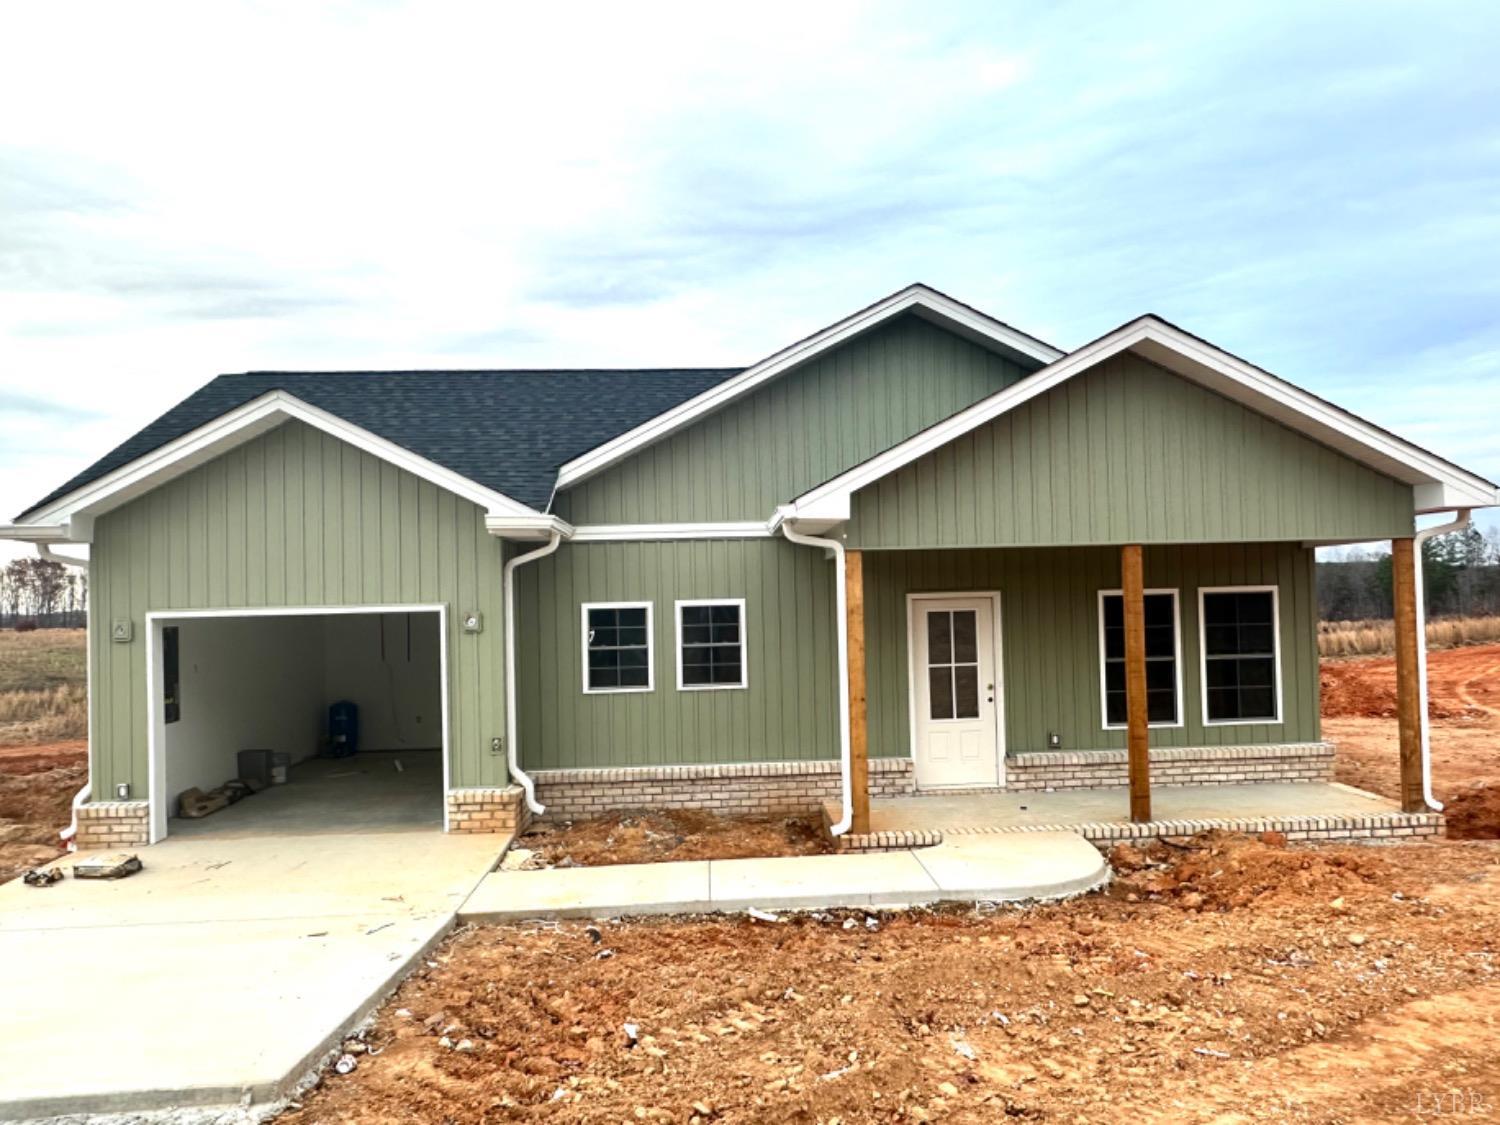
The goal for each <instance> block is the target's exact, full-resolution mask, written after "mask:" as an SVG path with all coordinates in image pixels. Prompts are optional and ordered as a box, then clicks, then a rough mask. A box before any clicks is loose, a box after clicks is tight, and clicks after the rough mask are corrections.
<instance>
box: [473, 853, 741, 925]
mask: <svg viewBox="0 0 1500 1125" xmlns="http://www.w3.org/2000/svg"><path fill="white" fill-rule="evenodd" d="M708 866H709V864H708V860H692V861H688V862H685V863H631V864H621V865H619V866H617V867H554V868H550V869H548V870H545V871H494V872H491V873H490V876H487V877H486V878H485V879H484V881H483V882H481V883H480V884H479V886H478V887H477V888H476V889H475V891H474V893H473V894H472V895H470V896H469V900H468V902H466V903H465V904H464V905H463V907H462V908H461V909H460V911H459V918H460V919H461V920H462V921H465V922H499V921H506V920H510V919H516V918H612V917H616V916H618V915H622V914H664V913H674V914H696V913H699V912H703V911H707V910H710V909H712V904H711V901H710V897H709V872H708Z"/></svg>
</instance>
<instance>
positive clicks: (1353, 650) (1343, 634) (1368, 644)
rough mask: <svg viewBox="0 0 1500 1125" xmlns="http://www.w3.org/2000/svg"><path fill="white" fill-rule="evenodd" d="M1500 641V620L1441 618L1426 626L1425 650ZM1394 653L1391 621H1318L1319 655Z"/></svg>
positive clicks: (1382, 654)
mask: <svg viewBox="0 0 1500 1125" xmlns="http://www.w3.org/2000/svg"><path fill="white" fill-rule="evenodd" d="M1496 641H1500V617H1443V618H1439V619H1438V620H1436V621H1429V622H1428V623H1427V647H1428V648H1429V649H1435V648H1457V647H1458V646H1460V645H1482V644H1493V643H1494V642H1496ZM1395 651H1396V628H1395V624H1394V622H1391V621H1385V620H1380V621H1320V622H1318V655H1319V656H1323V657H1330V656H1389V655H1391V654H1392V653H1393V652H1395Z"/></svg>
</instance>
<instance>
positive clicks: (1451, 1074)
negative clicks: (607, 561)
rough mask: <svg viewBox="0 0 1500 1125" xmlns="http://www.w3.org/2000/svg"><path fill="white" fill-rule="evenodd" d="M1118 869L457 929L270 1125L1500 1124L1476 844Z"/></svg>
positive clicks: (1481, 865)
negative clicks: (1455, 1116) (877, 897)
mask: <svg viewBox="0 0 1500 1125" xmlns="http://www.w3.org/2000/svg"><path fill="white" fill-rule="evenodd" d="M1119 861H1120V863H1121V866H1122V867H1123V868H1124V869H1125V870H1124V871H1123V872H1122V874H1121V877H1120V880H1119V881H1118V882H1117V883H1116V884H1115V885H1114V886H1113V888H1112V889H1111V891H1110V892H1109V893H1108V894H1106V895H1099V896H1091V897H1086V898H1083V899H1079V900H1076V901H1074V902H1070V903H1064V904H1059V905H1054V906H1046V907H1040V908H1032V909H1027V910H1007V911H995V912H976V911H972V910H960V911H953V912H937V913H930V912H920V911H913V912H908V913H900V914H888V915H884V916H881V917H880V919H879V920H878V921H876V922H875V923H874V924H873V926H872V925H871V923H870V922H868V921H867V919H866V916H865V915H864V914H862V913H853V914H849V913H845V912H835V913H833V914H829V915H821V916H819V915H800V916H795V917H789V918H788V919H787V920H785V921H782V922H777V923H760V922H755V921H752V920H750V919H744V918H734V919H714V920H692V919H666V920H659V921H636V922H629V923H623V924H622V923H606V924H602V925H600V926H598V927H596V928H594V929H593V930H592V931H591V930H590V929H589V927H588V926H586V925H585V924H584V923H564V924H553V925H540V926H537V925H532V926H524V925H516V926H510V925H507V926H492V927H481V928H469V929H466V930H464V931H462V932H460V933H459V934H458V935H457V936H456V937H455V938H453V939H452V940H450V941H449V942H448V943H447V945H446V946H444V947H443V948H442V949H441V950H440V951H438V952H437V953H436V954H434V955H433V956H432V957H431V958H430V960H429V961H428V962H427V964H426V967H424V968H422V969H420V970H419V971H418V972H417V973H416V974H415V975H414V976H413V977H412V978H410V979H409V980H408V981H407V982H406V983H405V984H403V985H402V986H401V988H400V990H399V991H398V992H397V994H396V995H395V997H394V998H393V999H392V1000H391V1002H390V1003H389V1004H388V1005H387V1006H386V1007H385V1008H384V1009H383V1010H382V1011H381V1012H380V1013H379V1015H378V1017H377V1018H376V1020H375V1023H374V1025H373V1027H372V1028H371V1029H370V1030H369V1031H368V1032H367V1033H366V1034H365V1036H364V1037H363V1039H361V1040H359V1041H357V1042H354V1043H351V1044H348V1045H347V1046H351V1047H354V1048H355V1049H356V1050H358V1051H360V1053H359V1054H358V1055H357V1058H358V1066H357V1069H355V1071H354V1072H353V1073H352V1074H350V1075H347V1076H343V1077H340V1076H338V1075H336V1074H334V1073H332V1072H331V1071H330V1072H329V1073H328V1074H327V1076H326V1077H325V1078H324V1079H323V1080H322V1084H321V1086H320V1087H319V1088H317V1089H315V1090H313V1091H311V1092H309V1093H308V1094H306V1095H305V1096H304V1097H303V1099H302V1101H301V1104H300V1105H299V1106H298V1107H296V1108H294V1109H293V1110H292V1111H290V1112H289V1113H288V1114H286V1115H285V1117H284V1118H283V1119H282V1120H283V1122H284V1123H293V1122H294V1123H297V1125H310V1123H314V1122H316V1123H319V1125H323V1123H335V1122H349V1123H361V1125H364V1123H369V1125H373V1123H376V1122H389V1121H419V1122H444V1121H453V1122H504V1121H526V1122H533V1121H536V1122H570V1123H571V1122H582V1123H593V1122H599V1123H604V1122H609V1123H615V1122H622V1121H663V1122H667V1121H670V1122H683V1123H689V1125H690V1123H694V1122H696V1123H698V1125H707V1123H710V1122H734V1123H741V1122H743V1123H750V1122H757V1123H758V1122H797V1123H804V1122H805V1123H808V1125H812V1123H814V1122H824V1123H832V1122H835V1121H837V1122H841V1123H843V1125H856V1123H863V1122H877V1121H878V1122H892V1121H899V1122H912V1121H917V1122H920V1121H950V1122H988V1121H998V1120H1006V1119H1011V1118H1015V1119H1021V1120H1033V1121H1068V1122H1112V1121H1115V1120H1118V1119H1119V1117H1120V1115H1121V1112H1122V1111H1125V1110H1128V1115H1129V1117H1130V1118H1131V1119H1132V1120H1140V1121H1148V1122H1157V1121H1160V1122H1198V1121H1221V1122H1228V1121H1236V1122H1238V1121H1276V1122H1282V1121H1295V1122H1328V1121H1350V1122H1353V1121H1369V1122H1373V1121H1391V1120H1416V1119H1418V1117H1419V1116H1420V1112H1425V1111H1426V1110H1430V1109H1431V1108H1433V1107H1432V1103H1431V1102H1430V1099H1431V1098H1432V1097H1433V1096H1435V1095H1439V1094H1440V1095H1442V1096H1450V1095H1454V1094H1458V1095H1461V1096H1463V1097H1465V1098H1472V1099H1475V1100H1474V1101H1472V1102H1470V1103H1469V1104H1479V1105H1490V1106H1500V1055H1497V1054H1496V1052H1495V1051H1494V1050H1493V1044H1494V1041H1495V1035H1496V1033H1497V1031H1500V978H1497V975H1496V962H1495V958H1496V955H1497V948H1496V943H1497V937H1500V845H1496V844H1492V843H1441V844H1433V845H1407V846H1402V847H1394V848H1382V849H1369V848H1353V847H1325V848H1318V849H1306V848H1296V849H1288V848H1286V847H1285V846H1284V845H1283V844H1280V843H1278V842H1277V841H1275V840H1272V841H1271V842H1263V841H1259V840H1249V839H1246V838H1243V837H1239V838H1233V837H1200V838H1197V839H1195V840H1193V841H1190V842H1189V844H1188V846H1186V847H1171V846H1168V845H1164V844H1156V845H1153V846H1151V847H1149V848H1144V849H1141V848H1132V849H1129V850H1128V852H1127V853H1126V854H1125V855H1122V856H1120V857H1119ZM627 1025H629V1026H627ZM376 1052H378V1053H376ZM1424 1098H1425V1099H1429V1100H1428V1101H1426V1102H1424V1101H1423V1100H1422V1099H1424Z"/></svg>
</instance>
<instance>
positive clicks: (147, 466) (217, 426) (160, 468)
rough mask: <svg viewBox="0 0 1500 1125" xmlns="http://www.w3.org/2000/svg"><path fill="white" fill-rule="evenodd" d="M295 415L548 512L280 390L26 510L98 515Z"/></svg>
mask: <svg viewBox="0 0 1500 1125" xmlns="http://www.w3.org/2000/svg"><path fill="white" fill-rule="evenodd" d="M289 419H296V420H297V421H300V422H305V423H306V424H307V425H309V426H313V427H314V428H316V429H319V430H322V431H323V432H324V433H327V434H331V435H333V436H334V437H336V438H338V439H339V440H340V441H344V442H348V443H349V444H350V445H352V446H354V447H355V448H357V449H362V450H364V452H366V453H369V454H370V455H372V456H374V457H378V458H380V459H381V460H382V461H385V462H387V463H389V464H392V465H395V466H396V467H397V468H399V469H405V470H406V471H407V472H409V473H411V474H413V475H414V476H418V477H421V478H422V479H423V480H426V481H429V482H431V483H432V484H435V485H437V486H438V487H439V488H441V489H444V490H446V491H448V492H452V493H454V494H455V495H457V496H461V497H463V498H464V499H465V500H468V501H470V502H472V503H474V504H478V505H479V506H480V507H482V508H484V509H485V510H486V511H487V512H488V513H489V514H490V515H491V516H537V515H540V514H541V513H539V512H537V511H536V510H535V509H533V508H528V507H527V506H526V505H525V504H521V503H519V502H517V501H515V500H512V499H511V498H510V497H509V496H506V495H504V494H503V493H499V492H496V491H494V490H493V489H489V488H485V487H484V486H483V485H480V484H477V483H475V482H474V481H472V480H470V479H469V478H468V477H466V476H463V475H461V474H459V473H455V472H454V471H453V470H452V469H446V468H444V467H443V466H441V465H438V464H436V463H435V462H432V461H429V460H427V458H425V457H421V456H418V455H417V454H415V453H413V452H411V451H410V450H408V449H403V448H402V447H401V446H399V445H397V444H396V443H395V442H392V441H387V440H386V439H385V438H383V437H379V436H377V435H375V434H372V433H371V432H370V431H369V430H365V429H362V428H361V427H359V426H356V425H353V424H352V423H350V422H346V421H345V420H344V419H342V418H339V417H338V416H337V415H334V414H330V413H329V412H328V411H326V410H322V409H320V408H319V407H316V406H313V405H312V404H311V403H307V402H304V401H303V400H301V399H299V398H297V397H296V396H295V395H291V394H288V393H287V392H286V391H282V390H273V391H267V392H266V393H265V394H263V395H261V396H260V397H258V398H255V399H252V400H251V401H249V402H247V403H244V404H243V405H241V406H238V407H236V408H235V409H233V410H231V411H228V412H227V413H225V414H221V415H219V417H217V418H215V419H213V420H212V421H211V422H207V423H205V424H204V425H202V426H199V427H198V428H197V429H196V430H193V431H191V432H189V433H186V434H183V435H182V436H181V437H179V438H176V439H174V440H172V441H170V442H168V443H167V444H166V445H164V446H162V447H161V448H160V449H154V450H152V451H151V452H150V453H147V454H145V455H143V456H141V457H137V458H136V459H135V460H134V461H131V462H130V463H129V464H127V465H122V466H121V467H120V468H118V469H116V470H115V471H114V472H112V473H108V474H106V475H105V476H103V477H101V478H100V479H99V480H96V481H93V482H91V483H89V484H86V485H84V486H83V487H82V488H79V489H75V490H74V491H73V492H70V493H69V494H68V495H66V496H63V497H61V498H60V499H58V500H55V501H53V502H52V503H51V504H48V505H47V506H46V507H44V508H39V509H37V510H35V511H34V512H28V513H27V515H28V516H29V517H30V518H31V519H32V520H34V521H35V522H38V523H42V522H46V523H53V522H56V523H63V522H65V521H67V520H69V519H71V518H74V517H77V516H80V515H86V516H94V515H99V514H101V513H103V512H107V511H110V510H111V509H112V508H117V507H119V506H120V505H121V504H124V503H126V502H127V501H129V500H131V499H133V498H135V497H136V496H139V495H141V494H142V493H144V492H146V491H149V490H150V489H152V488H154V487H156V486H157V485H159V484H162V483H164V482H166V481H168V480H171V479H172V478H173V477H176V476H179V475H181V474H182V473H185V472H187V471H188V470H189V469H192V468H196V467H197V466H198V465H201V464H203V463H204V462H206V461H210V460H212V459H213V458H215V457H217V456H218V455H219V454H221V453H224V452H225V451H227V450H229V449H233V448H234V447H235V446H238V445H242V444H244V443H245V442H247V441H249V440H250V439H251V438H254V437H256V436H258V435H259V434H262V433H265V432H266V431H267V430H270V429H273V428H274V427H276V426H278V425H280V424H281V423H282V422H284V421H287V420H289Z"/></svg>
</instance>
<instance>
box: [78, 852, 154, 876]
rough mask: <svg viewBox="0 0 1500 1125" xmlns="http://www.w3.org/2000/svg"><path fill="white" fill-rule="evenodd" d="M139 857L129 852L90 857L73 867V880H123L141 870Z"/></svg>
mask: <svg viewBox="0 0 1500 1125" xmlns="http://www.w3.org/2000/svg"><path fill="white" fill-rule="evenodd" d="M141 866H142V864H141V861H140V857H139V856H135V855H132V854H131V853H129V852H110V853H108V854H106V855H96V856H90V857H89V858H87V859H81V860H79V861H78V862H77V863H75V864H74V865H73V878H75V879H123V878H125V877H126V876H127V875H134V874H135V873H136V872H137V871H139V870H140V869H141Z"/></svg>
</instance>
